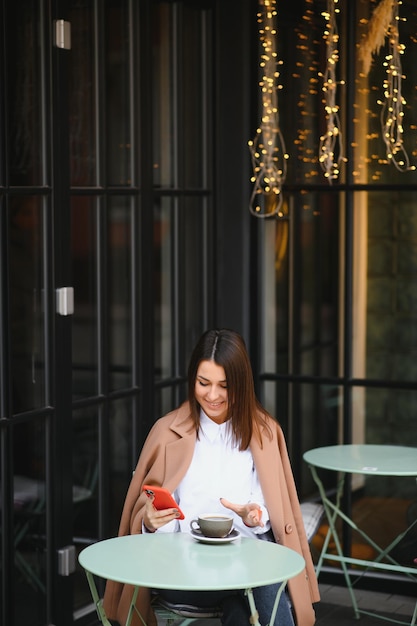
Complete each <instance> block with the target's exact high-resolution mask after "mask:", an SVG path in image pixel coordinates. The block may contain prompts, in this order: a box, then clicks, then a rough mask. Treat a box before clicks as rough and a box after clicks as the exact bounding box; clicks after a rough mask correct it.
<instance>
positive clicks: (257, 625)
mask: <svg viewBox="0 0 417 626" xmlns="http://www.w3.org/2000/svg"><path fill="white" fill-rule="evenodd" d="M286 584H287V581H285V580H284V581H283V582H282V583H281V584H280V586H279V588H278V591H277V595H276V597H275V602H274V606H273V607H272V613H271V618H270V620H269V625H268V624H267V625H266V626H272V625H273V624H274V622H275V617H276V614H277V611H278V604H279V601H280V598H281V595H282V592H283V591H284V589H285V585H286ZM245 594H246V595H247V598H248V602H249V607H250V613H251V615H250V618H249V623H250V624H252V625H253V626H261V625H260V623H259V614H258V611H257V609H256V605H255V600H254V597H253V591H252V589H251V588H249V589H246V591H245Z"/></svg>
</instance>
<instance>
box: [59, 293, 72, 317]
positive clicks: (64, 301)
mask: <svg viewBox="0 0 417 626" xmlns="http://www.w3.org/2000/svg"><path fill="white" fill-rule="evenodd" d="M56 312H57V313H58V315H72V314H73V313H74V287H60V288H59V289H57V290H56Z"/></svg>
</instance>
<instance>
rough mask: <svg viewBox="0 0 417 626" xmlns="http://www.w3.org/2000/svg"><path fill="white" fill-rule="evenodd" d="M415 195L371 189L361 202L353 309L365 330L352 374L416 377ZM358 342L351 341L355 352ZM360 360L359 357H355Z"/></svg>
mask: <svg viewBox="0 0 417 626" xmlns="http://www.w3.org/2000/svg"><path fill="white" fill-rule="evenodd" d="M416 202H417V194H416V192H412V191H409V192H407V191H404V190H399V191H398V190H396V191H391V192H390V191H384V192H370V193H368V194H367V195H366V203H365V202H364V203H363V206H362V207H361V216H362V220H363V226H364V227H363V232H364V233H365V239H364V245H363V252H362V256H361V257H360V258H358V257H356V263H357V267H358V270H357V272H356V275H357V285H356V287H355V289H356V291H357V292H358V290H359V287H360V285H361V284H362V285H363V287H364V289H365V297H364V299H363V302H362V309H361V310H357V318H358V319H361V321H362V327H363V329H364V333H365V339H364V341H363V345H362V354H363V357H362V361H363V364H362V370H359V369H358V367H356V368H355V375H356V376H357V377H359V376H360V375H361V374H362V375H364V376H366V377H367V378H374V379H379V380H388V381H393V380H398V381H399V380H404V381H415V380H416V378H417V365H416V359H415V351H416V349H417V332H416V328H417V287H416V281H415V275H416V271H417V261H416V259H417V214H416V209H415V206H416ZM360 348H361V346H360V345H359V346H358V345H355V350H356V354H357V353H358V351H359V350H360ZM355 361H356V362H357V361H359V357H357V358H356V360H355Z"/></svg>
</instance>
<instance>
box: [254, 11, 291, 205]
mask: <svg viewBox="0 0 417 626" xmlns="http://www.w3.org/2000/svg"><path fill="white" fill-rule="evenodd" d="M276 21H277V11H276V0H261V1H260V8H259V12H258V24H259V39H260V43H261V47H262V50H261V55H260V63H259V67H260V69H261V79H260V81H259V86H260V89H261V108H262V112H261V123H260V125H259V127H258V128H257V130H256V136H255V138H254V139H253V140H251V141H249V142H248V144H249V150H250V153H251V157H252V167H253V175H252V178H251V182H252V183H253V191H252V195H251V198H250V202H249V210H250V211H251V213H252V215H255V216H256V217H271V216H274V215H275V216H281V207H282V185H283V183H284V181H285V178H286V175H287V165H286V161H287V159H288V154H287V152H286V149H285V143H284V138H283V135H282V132H281V129H280V126H279V109H278V91H279V90H280V89H282V85H281V83H280V80H279V79H280V73H279V66H280V65H281V64H282V61H280V60H279V59H278V54H277V29H276Z"/></svg>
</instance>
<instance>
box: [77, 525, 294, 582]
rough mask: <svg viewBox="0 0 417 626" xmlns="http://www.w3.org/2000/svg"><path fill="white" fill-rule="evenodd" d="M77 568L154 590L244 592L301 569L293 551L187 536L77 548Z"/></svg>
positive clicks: (131, 539) (115, 541)
mask: <svg viewBox="0 0 417 626" xmlns="http://www.w3.org/2000/svg"><path fill="white" fill-rule="evenodd" d="M79 562H80V564H81V566H82V567H83V568H84V569H86V570H87V571H89V572H91V573H92V574H95V575H97V576H100V577H101V578H106V579H110V580H116V581H118V582H122V583H127V584H131V585H138V586H144V587H150V588H159V589H178V590H179V589H181V590H204V591H214V590H219V589H248V588H250V587H260V586H262V585H268V584H272V583H279V582H282V581H286V580H288V579H290V578H292V577H293V576H296V575H297V574H299V573H300V572H301V571H303V569H304V567H305V562H304V559H303V557H302V556H300V555H299V554H298V553H297V552H295V551H294V550H290V549H289V548H286V547H284V546H281V545H278V544H276V543H272V542H268V541H262V540H260V539H249V538H247V537H240V538H238V539H236V540H235V541H233V542H231V543H223V544H206V543H200V542H198V541H197V540H195V539H193V537H192V536H191V535H190V534H189V533H153V534H146V533H144V534H142V535H127V536H125V537H115V538H113V539H106V540H104V541H99V542H97V543H95V544H93V545H91V546H88V548H85V549H84V550H82V552H81V553H80V555H79Z"/></svg>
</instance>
